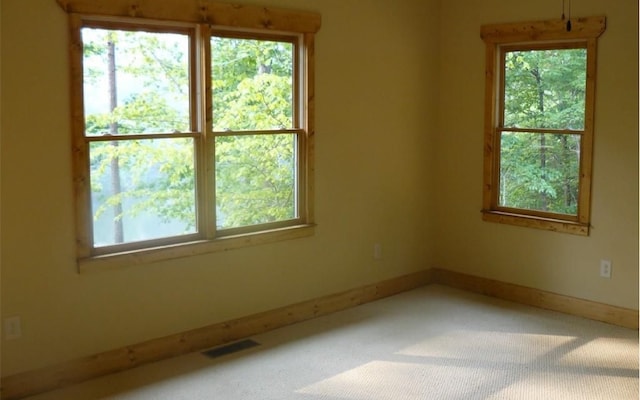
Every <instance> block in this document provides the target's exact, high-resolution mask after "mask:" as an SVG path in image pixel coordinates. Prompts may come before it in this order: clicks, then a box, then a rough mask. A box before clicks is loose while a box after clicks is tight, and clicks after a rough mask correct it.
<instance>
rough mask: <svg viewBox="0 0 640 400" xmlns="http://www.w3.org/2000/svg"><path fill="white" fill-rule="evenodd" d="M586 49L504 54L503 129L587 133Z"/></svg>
mask: <svg viewBox="0 0 640 400" xmlns="http://www.w3.org/2000/svg"><path fill="white" fill-rule="evenodd" d="M586 63H587V50H586V49H553V50H527V51H510V52H507V53H506V54H505V73H504V74H505V79H504V80H505V89H504V125H505V126H506V127H518V128H540V129H544V128H546V129H574V130H583V129H584V114H585V93H586V91H585V89H586V65H587V64H586Z"/></svg>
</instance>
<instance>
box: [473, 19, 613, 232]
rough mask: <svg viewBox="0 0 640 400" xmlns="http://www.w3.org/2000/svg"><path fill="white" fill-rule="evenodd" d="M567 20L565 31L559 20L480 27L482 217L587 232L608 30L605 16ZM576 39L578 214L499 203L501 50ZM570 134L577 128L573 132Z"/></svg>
mask: <svg viewBox="0 0 640 400" xmlns="http://www.w3.org/2000/svg"><path fill="white" fill-rule="evenodd" d="M571 24H572V29H571V31H567V21H565V20H562V19H558V20H549V21H536V22H522V23H508V24H492V25H484V26H482V27H481V31H480V36H481V38H482V39H483V41H484V42H485V44H486V49H485V65H486V70H485V100H484V101H485V117H484V120H485V124H484V171H483V197H482V206H483V208H482V218H483V220H485V221H490V222H497V223H504V224H510V225H516V226H523V227H530V228H537V229H544V230H550V231H556V232H565V233H571V234H576V235H583V236H587V235H589V228H590V223H591V222H590V218H591V215H590V208H591V207H590V198H591V169H592V158H593V155H592V154H593V129H594V124H593V121H594V111H595V80H596V60H597V38H598V37H599V36H600V35H601V34H602V33H603V32H604V31H605V29H606V18H605V17H604V16H597V17H586V18H578V19H575V20H572V21H571ZM576 43H579V45H578V46H583V47H585V48H586V49H587V74H586V75H587V82H586V94H585V96H586V97H585V127H584V130H583V131H578V133H580V134H581V153H580V171H579V176H580V183H579V189H578V190H579V200H578V213H577V215H576V216H566V217H565V216H562V215H558V214H551V213H543V212H536V211H530V210H526V211H525V210H519V209H510V208H506V207H499V206H498V188H499V185H498V180H499V170H500V152H499V149H500V143H499V138H500V133H499V132H501V131H502V130H503V127H502V126H501V125H502V121H501V120H502V116H501V115H499V114H500V112H501V110H502V109H503V107H504V105H503V104H502V102H503V98H502V94H501V79H503V77H502V76H501V75H502V69H503V68H502V67H501V61H500V59H501V52H502V51H503V49H504V48H514V47H524V48H526V49H535V48H549V47H553V48H563V47H575V46H576ZM507 130H510V129H507ZM528 131H531V130H528ZM534 131H535V130H534ZM538 131H540V130H538ZM572 133H575V132H573V131H572Z"/></svg>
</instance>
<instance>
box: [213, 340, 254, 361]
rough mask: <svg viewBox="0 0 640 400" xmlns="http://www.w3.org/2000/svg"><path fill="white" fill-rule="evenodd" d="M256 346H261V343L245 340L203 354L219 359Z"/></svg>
mask: <svg viewBox="0 0 640 400" xmlns="http://www.w3.org/2000/svg"><path fill="white" fill-rule="evenodd" d="M256 346H260V343H258V342H256V341H255V340H251V339H245V340H241V341H239V342H235V343H230V344H227V345H224V346H221V347H216V348H215V349H211V350H207V351H203V352H202V354H204V355H205V356H207V357H210V358H217V357H222V356H226V355H229V354H232V353H237V352H238V351H242V350H246V349H250V348H252V347H256Z"/></svg>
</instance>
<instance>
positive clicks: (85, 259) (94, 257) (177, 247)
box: [56, 0, 321, 272]
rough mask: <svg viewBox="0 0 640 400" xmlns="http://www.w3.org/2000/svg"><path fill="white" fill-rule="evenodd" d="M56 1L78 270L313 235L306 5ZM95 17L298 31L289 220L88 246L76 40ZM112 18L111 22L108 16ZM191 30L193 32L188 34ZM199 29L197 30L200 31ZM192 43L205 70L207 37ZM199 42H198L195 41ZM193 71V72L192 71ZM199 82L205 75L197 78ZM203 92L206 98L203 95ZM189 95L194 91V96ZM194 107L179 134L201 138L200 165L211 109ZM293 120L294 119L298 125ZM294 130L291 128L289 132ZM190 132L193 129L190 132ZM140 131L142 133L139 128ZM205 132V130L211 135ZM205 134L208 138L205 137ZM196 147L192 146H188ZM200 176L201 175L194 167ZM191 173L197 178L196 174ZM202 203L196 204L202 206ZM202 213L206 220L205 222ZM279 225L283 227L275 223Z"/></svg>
mask: <svg viewBox="0 0 640 400" xmlns="http://www.w3.org/2000/svg"><path fill="white" fill-rule="evenodd" d="M56 1H57V3H58V4H59V5H60V7H61V8H62V9H63V10H64V11H65V12H67V13H68V14H69V29H70V57H71V91H70V94H71V96H70V97H71V98H70V102H71V103H70V105H71V129H72V132H73V134H72V146H73V154H72V156H73V165H74V189H75V193H76V194H75V199H76V214H77V215H76V231H77V233H76V235H77V236H76V242H77V243H76V249H77V250H76V258H77V263H78V270H79V271H81V272H82V271H90V270H96V269H104V268H120V267H126V266H129V265H136V264H144V263H150V262H157V261H163V260H168V259H173V258H179V257H186V256H191V255H197V254H204V253H210V252H217V251H226V250H230V249H236V248H241V247H245V246H252V245H259V244H265V243H271V242H276V241H281V240H291V239H297V238H302V237H308V236H312V235H313V234H314V227H315V222H314V207H313V198H314V191H315V185H314V154H313V152H314V149H315V146H314V138H315V128H314V122H315V101H314V98H315V89H314V78H315V72H314V65H315V33H316V32H317V31H318V30H319V28H320V21H321V18H320V15H319V14H317V13H314V12H307V11H295V10H285V9H277V8H265V7H258V6H245V5H234V4H226V3H218V2H211V1H207V2H203V1H201V0H180V1H177V0H175V1H174V0H167V1H162V2H161V1H158V0H56ZM85 19H86V20H90V21H100V24H107V25H109V24H113V25H114V26H118V25H120V24H121V21H125V20H126V21H127V22H126V24H128V25H129V26H131V25H135V24H136V21H138V20H139V21H140V22H139V24H140V25H144V26H145V30H148V26H147V23H148V22H145V20H146V21H149V22H153V23H155V24H158V26H160V27H161V29H164V28H168V27H171V29H173V27H174V26H175V29H176V30H178V31H189V30H190V29H192V28H185V26H186V25H188V24H191V26H192V27H195V29H196V31H198V30H202V31H203V32H204V35H206V34H207V33H210V32H211V31H212V30H215V31H224V30H229V31H235V33H234V34H236V33H238V32H247V34H248V35H250V36H253V37H260V36H264V37H278V36H281V35H283V34H286V35H288V36H292V35H297V36H298V37H299V40H298V46H299V52H298V53H297V54H296V58H297V59H298V60H299V61H298V62H299V63H300V64H301V67H300V68H298V69H297V70H298V71H299V73H300V74H301V75H300V76H296V77H295V78H294V79H295V80H296V82H297V83H296V84H298V83H299V84H300V85H302V87H300V88H298V90H296V95H299V94H303V95H304V97H303V98H297V99H296V101H297V103H298V106H299V112H298V115H297V116H296V118H298V120H297V121H296V127H295V128H296V129H292V130H291V131H292V132H289V133H295V134H296V135H297V137H298V142H299V143H298V149H299V157H300V160H299V162H298V167H299V170H298V174H299V180H298V182H299V189H298V191H299V198H300V202H299V215H300V217H299V218H297V219H296V220H295V221H291V222H289V223H288V224H282V223H275V224H265V225H264V226H261V228H262V229H261V230H259V231H255V230H254V231H251V232H248V231H246V230H244V229H238V230H228V231H226V232H222V233H217V235H218V236H216V228H215V226H212V225H215V221H214V222H213V223H209V224H206V223H205V225H206V226H202V225H201V224H199V230H200V231H201V232H204V233H201V234H194V235H185V236H182V237H180V238H179V239H178V240H175V238H169V239H158V240H150V241H147V242H145V244H146V247H144V248H135V246H126V245H125V246H122V251H119V252H116V253H114V252H111V253H106V254H103V253H102V252H100V251H95V250H93V249H92V239H91V237H92V225H91V218H90V217H91V216H90V215H89V214H90V209H91V207H90V205H91V203H90V201H91V200H90V196H89V195H88V194H87V193H88V190H87V186H88V185H89V177H88V166H87V162H88V153H87V145H86V139H85V137H84V111H83V108H84V104H83V98H82V82H83V76H82V57H83V55H82V40H81V36H80V29H81V27H82V26H84V20H85ZM110 21H112V22H110ZM195 35H196V36H198V35H199V34H198V33H197V32H196V34H195ZM200 35H202V33H201V34H200ZM193 42H194V43H195V44H194V45H196V46H204V47H203V48H201V49H199V50H200V51H199V53H200V54H205V56H204V57H203V58H204V59H197V60H196V62H195V63H194V64H195V65H197V66H194V68H199V69H204V71H210V65H209V63H210V49H209V48H208V43H207V42H208V41H207V40H201V41H198V40H195V41H193ZM198 42H203V43H198ZM192 72H193V71H192ZM205 82H208V80H206V79H205ZM205 82H203V83H202V87H199V88H198V89H197V90H194V91H193V92H194V93H195V92H196V91H197V92H201V93H203V94H204V95H203V96H200V97H202V98H209V97H210V96H209V95H210V93H211V87H210V84H208V83H205ZM207 96H209V97H207ZM194 97H195V95H194ZM192 100H193V101H194V104H196V105H195V106H194V107H197V108H198V109H199V110H200V111H199V112H200V113H201V115H202V116H203V117H202V118H201V119H199V120H197V121H194V122H193V125H194V127H197V129H195V130H196V131H195V132H190V133H186V134H185V135H186V136H188V137H192V136H193V137H194V138H195V139H194V140H203V141H205V143H202V144H201V145H200V146H199V150H197V151H198V152H199V155H197V156H196V159H197V160H199V162H200V163H203V164H202V165H200V166H199V170H201V171H203V170H206V165H205V164H204V163H206V160H207V157H206V154H208V153H209V152H211V151H212V150H211V148H212V147H211V146H209V145H207V144H206V140H207V139H206V137H207V136H208V135H212V125H211V109H210V106H208V105H207V104H202V103H203V102H202V101H201V100H200V99H199V98H194V99H192ZM300 123H301V124H300ZM294 131H295V132H294ZM196 136H199V137H200V139H199V138H197V137H196ZM145 137H149V136H147V135H145ZM212 137H213V136H212ZM210 141H211V140H210ZM196 148H198V146H197V147H196ZM200 175H202V174H200ZM197 179H204V178H202V177H197ZM211 186H212V185H211V184H201V188H202V187H204V188H205V190H200V191H199V192H198V196H199V201H198V204H201V205H202V204H205V202H204V201H202V199H201V197H202V198H206V197H210V193H208V191H210V190H211ZM202 208H203V207H201V208H200V209H199V213H202V212H203V210H202ZM212 220H213V219H212V218H206V221H212ZM283 225H286V226H283Z"/></svg>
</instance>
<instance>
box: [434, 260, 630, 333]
mask: <svg viewBox="0 0 640 400" xmlns="http://www.w3.org/2000/svg"><path fill="white" fill-rule="evenodd" d="M431 274H432V275H431V279H432V280H431V281H432V283H439V284H443V285H446V286H451V287H455V288H458V289H463V290H467V291H470V292H475V293H480V294H484V295H488V296H492V297H498V298H501V299H504V300H509V301H513V302H516V303H522V304H527V305H530V306H533V307H538V308H544V309H547V310H553V311H559V312H562V313H565V314H571V315H576V316H580V317H584V318H589V319H593V320H596V321H602V322H607V323H609V324H613V325H618V326H623V327H625V328H632V329H638V310H632V309H628V308H622V307H616V306H611V305H608V304H602V303H596V302H593V301H589V300H583V299H578V298H575V297H569V296H564V295H560V294H556V293H551V292H545V291H543V290H538V289H533V288H529V287H525V286H520V285H514V284H511V283H505V282H500V281H495V280H491V279H487V278H481V277H477V276H473V275H467V274H462V273H459V272H453V271H448V270H444V269H437V268H434V269H432V270H431Z"/></svg>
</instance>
